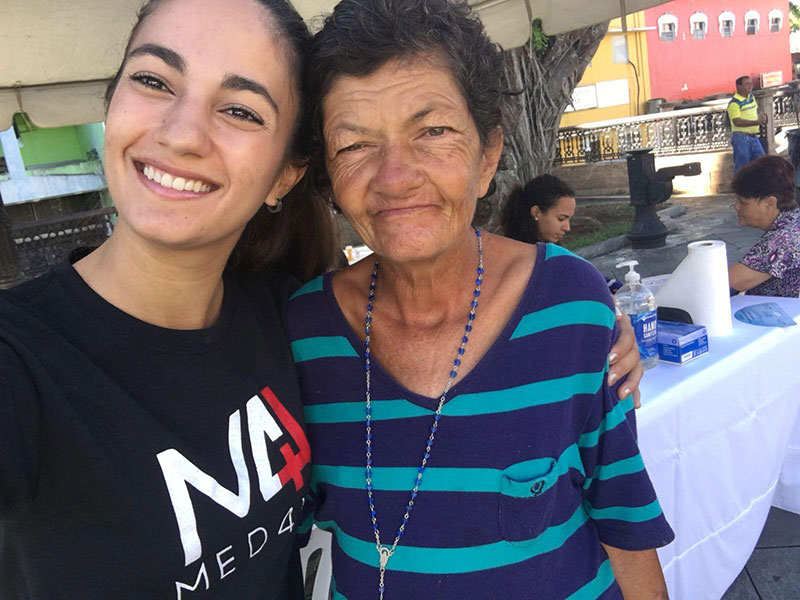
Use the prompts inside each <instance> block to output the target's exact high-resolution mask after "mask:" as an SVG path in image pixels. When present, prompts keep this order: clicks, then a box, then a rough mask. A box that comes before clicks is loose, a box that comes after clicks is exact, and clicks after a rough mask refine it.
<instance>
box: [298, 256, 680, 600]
mask: <svg viewBox="0 0 800 600" xmlns="http://www.w3.org/2000/svg"><path fill="white" fill-rule="evenodd" d="M368 283H369V282H368V281H365V282H364V288H365V290H364V291H365V303H366V291H367V286H368ZM465 316H466V315H465ZM614 323H615V319H614V310H613V304H612V300H611V297H610V295H609V293H608V290H607V288H606V283H605V281H604V280H603V278H602V277H601V276H600V274H599V273H598V272H597V271H596V270H595V269H594V267H592V266H591V265H590V264H589V263H587V262H585V261H583V260H582V259H579V258H577V257H576V256H574V255H573V254H570V253H569V252H567V251H565V250H563V249H561V248H560V247H558V246H554V245H550V244H548V245H544V244H540V245H539V253H538V258H537V261H536V265H535V267H534V270H533V273H532V275H531V278H530V281H529V282H528V284H527V287H526V290H525V293H524V295H523V298H522V299H521V301H520V303H519V305H518V306H517V308H516V310H515V312H514V314H513V315H512V317H511V319H510V321H509V323H508V324H507V325H506V327H505V329H504V330H503V331H502V333H501V334H500V336H499V338H498V340H497V342H496V343H495V344H494V345H493V346H492V347H491V348H490V350H489V351H488V352H487V354H486V355H485V356H484V357H483V358H482V359H481V360H480V362H479V363H478V364H477V365H476V366H475V367H474V368H473V369H472V370H471V371H470V372H469V373H468V374H467V375H466V376H465V377H464V378H463V379H460V378H459V379H458V380H456V383H455V385H454V386H453V388H452V389H451V391H450V394H449V399H448V402H447V403H446V404H445V406H444V408H443V410H442V415H443V416H442V420H441V422H440V425H439V429H438V433H437V435H436V443H435V445H434V447H433V449H432V452H431V458H430V460H429V462H428V467H427V469H426V471H425V475H424V478H423V481H422V486H421V488H420V493H419V496H418V498H417V500H416V502H415V505H414V510H413V512H412V514H411V519H410V521H409V524H408V526H407V528H406V532H405V535H404V537H403V539H402V541H401V543H400V545H399V546H398V547H397V550H396V552H395V554H394V555H393V556H392V558H391V559H390V560H389V563H388V568H387V573H386V597H387V598H388V599H390V600H391V599H393V598H395V599H397V598H420V597H423V596H424V597H429V598H459V599H460V598H482V599H483V598H504V599H514V598H541V599H547V600H549V599H564V598H569V599H571V600H577V599H598V598H602V599H610V598H622V594H621V592H620V590H619V587H618V586H617V584H616V582H615V581H614V575H613V572H612V570H611V566H610V563H609V561H608V558H607V555H606V553H605V551H604V550H603V548H602V546H601V545H600V542H603V543H605V544H608V545H611V546H615V547H617V548H622V549H627V550H643V549H648V548H654V547H658V546H662V545H665V544H667V543H668V542H670V541H671V540H672V538H673V534H672V530H671V529H670V527H669V525H668V524H667V522H666V520H665V518H664V516H663V514H662V512H661V508H660V506H659V503H658V500H657V499H656V496H655V492H654V491H653V488H652V485H651V484H650V481H649V478H648V476H647V473H646V472H645V470H644V465H643V463H642V459H641V457H640V455H639V451H638V448H637V445H636V441H635V432H634V430H635V421H634V411H633V404H632V400H631V399H630V398H629V399H628V400H625V401H623V402H621V403H617V401H616V391H615V390H614V389H612V388H609V387H608V386H607V384H606V373H607V370H608V367H607V355H608V351H609V348H610V346H611V343H612V337H613V332H614ZM475 327H480V314H478V318H477V320H476V322H475ZM289 335H290V338H291V340H292V350H293V353H294V358H295V361H296V363H297V366H298V370H299V375H300V384H301V389H302V393H303V400H304V404H305V416H306V421H307V425H308V435H309V440H310V442H311V446H312V458H313V461H314V466H313V469H312V482H311V486H312V502H311V504H312V505H313V507H314V508H313V511H312V515H311V517H310V518H309V519H307V520H306V521H305V522H304V523H303V526H302V527H301V532H302V531H304V530H308V528H310V526H311V522H312V520H313V522H315V523H316V524H317V525H318V526H319V527H321V528H323V529H327V530H329V531H331V532H332V533H333V550H332V552H333V557H332V558H333V581H332V584H331V585H332V591H333V597H334V598H338V599H341V598H348V599H350V600H356V599H361V598H364V599H367V598H369V599H370V600H373V599H374V598H376V597H377V588H378V553H377V551H376V548H375V538H374V535H373V531H372V524H371V520H370V513H369V508H368V505H367V501H366V491H365V481H364V460H365V457H364V451H365V443H364V435H365V432H364V415H365V413H364V385H365V384H364V365H363V350H364V345H363V343H362V342H361V341H360V339H359V337H358V336H357V335H356V334H355V333H354V332H353V330H352V329H351V328H350V327H349V325H348V323H347V321H346V320H345V317H344V315H343V314H342V312H341V310H340V309H339V307H338V305H337V303H336V300H335V298H334V295H333V292H332V289H331V274H328V275H326V276H323V277H321V278H318V279H315V280H314V281H312V282H310V283H308V284H306V286H304V287H303V288H301V289H300V290H299V291H298V292H297V293H296V294H295V296H294V297H293V299H292V300H291V302H290V306H289ZM454 350H455V349H454ZM467 351H469V350H467ZM372 364H373V367H372V372H371V373H372V375H371V377H372V415H373V417H372V418H373V463H372V465H373V469H372V471H373V475H372V479H373V486H374V495H375V503H376V507H377V512H378V520H379V526H380V527H381V532H382V541H383V542H384V543H385V544H389V545H391V542H392V540H393V539H394V536H395V532H396V530H397V527H398V526H399V524H400V522H401V518H402V515H403V512H404V507H405V504H406V502H407V501H408V499H409V493H410V490H411V488H412V486H413V482H414V479H415V477H416V474H417V469H418V467H419V464H420V460H421V458H422V451H423V450H424V448H425V441H426V438H427V435H428V433H429V428H430V425H431V423H432V415H433V411H434V410H435V407H436V405H437V403H438V400H437V399H435V398H427V397H423V396H420V395H418V394H415V393H412V392H410V391H408V390H406V389H405V388H403V387H402V386H401V385H400V384H398V383H397V382H396V381H395V380H394V379H393V378H392V377H391V376H390V375H389V374H388V373H387V372H386V371H384V370H383V369H382V368H381V367H380V357H377V360H375V357H373V363H372Z"/></svg>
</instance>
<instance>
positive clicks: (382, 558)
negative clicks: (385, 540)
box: [378, 546, 392, 569]
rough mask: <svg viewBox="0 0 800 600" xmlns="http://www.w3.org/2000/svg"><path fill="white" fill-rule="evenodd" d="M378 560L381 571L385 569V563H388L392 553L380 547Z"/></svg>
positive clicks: (384, 547)
mask: <svg viewBox="0 0 800 600" xmlns="http://www.w3.org/2000/svg"><path fill="white" fill-rule="evenodd" d="M378 555H379V557H378V559H379V562H380V566H381V569H385V568H386V563H388V562H389V558H390V557H391V556H392V551H391V550H390V549H389V548H387V547H386V546H381V547H380V548H378Z"/></svg>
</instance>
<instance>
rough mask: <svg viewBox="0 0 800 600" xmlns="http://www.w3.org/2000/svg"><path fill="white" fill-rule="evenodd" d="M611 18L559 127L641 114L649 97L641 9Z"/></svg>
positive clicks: (644, 35)
mask: <svg viewBox="0 0 800 600" xmlns="http://www.w3.org/2000/svg"><path fill="white" fill-rule="evenodd" d="M627 25H628V33H627V34H626V33H623V32H622V21H621V20H620V19H614V20H613V21H611V24H610V25H609V28H608V33H607V34H606V36H605V37H604V38H603V41H602V42H600V46H599V47H598V48H597V52H596V53H595V55H594V57H592V62H591V63H590V64H589V66H588V67H587V68H586V72H585V73H584V74H583V78H582V79H581V81H580V83H579V84H578V86H577V87H576V88H575V91H574V93H573V96H572V103H573V106H570V107H568V108H567V112H566V113H564V116H563V118H562V119H561V127H570V126H573V125H582V124H584V123H591V122H594V121H606V120H609V119H621V118H625V117H631V116H636V115H641V114H644V112H645V106H646V102H647V100H648V99H649V98H650V74H649V69H648V59H647V28H646V27H645V24H644V12H638V13H635V14H632V15H628V16H627Z"/></svg>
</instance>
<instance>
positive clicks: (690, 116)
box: [555, 107, 730, 165]
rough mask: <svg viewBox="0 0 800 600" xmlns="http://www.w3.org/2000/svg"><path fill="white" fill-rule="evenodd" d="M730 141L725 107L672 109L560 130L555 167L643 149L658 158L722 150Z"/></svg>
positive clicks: (607, 157) (620, 155) (612, 156)
mask: <svg viewBox="0 0 800 600" xmlns="http://www.w3.org/2000/svg"><path fill="white" fill-rule="evenodd" d="M729 140H730V124H729V122H728V116H727V112H726V110H725V108H718V107H712V108H694V109H687V110H675V111H670V112H663V113H656V114H652V115H643V116H641V117H631V118H628V119H615V120H613V121H604V122H599V123H592V124H589V125H581V126H577V127H569V128H564V129H561V130H560V131H559V133H558V140H557V143H556V159H555V164H557V165H567V164H578V163H586V162H595V161H601V160H611V159H615V158H622V157H624V156H625V154H626V153H627V152H629V151H631V150H641V149H643V148H652V149H653V152H654V154H656V155H658V156H664V155H668V154H684V153H691V152H709V151H715V150H725V149H727V148H728V147H729V144H730V141H729Z"/></svg>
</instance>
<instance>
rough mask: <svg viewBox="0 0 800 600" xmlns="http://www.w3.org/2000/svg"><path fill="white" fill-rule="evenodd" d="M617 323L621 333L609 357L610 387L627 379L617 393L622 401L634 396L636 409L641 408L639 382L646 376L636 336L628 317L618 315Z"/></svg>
mask: <svg viewBox="0 0 800 600" xmlns="http://www.w3.org/2000/svg"><path fill="white" fill-rule="evenodd" d="M617 321H618V322H619V326H620V332H619V337H618V338H617V341H616V343H615V344H614V345H613V346H612V347H611V353H610V354H609V355H608V362H609V364H610V365H611V368H610V369H609V371H608V385H614V384H615V383H616V382H617V381H619V380H620V379H625V381H623V383H622V385H620V386H619V390H618V391H617V393H618V395H619V399H620V400H622V399H623V398H627V397H628V396H629V395H631V394H633V405H634V407H635V408H639V407H640V406H641V405H642V403H641V394H640V393H639V381H641V379H642V375H643V374H644V368H643V367H642V363H641V361H640V360H639V348H638V347H637V346H636V336H635V335H634V333H633V326H632V325H631V321H630V319H629V318H628V317H627V316H626V315H618V316H617Z"/></svg>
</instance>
